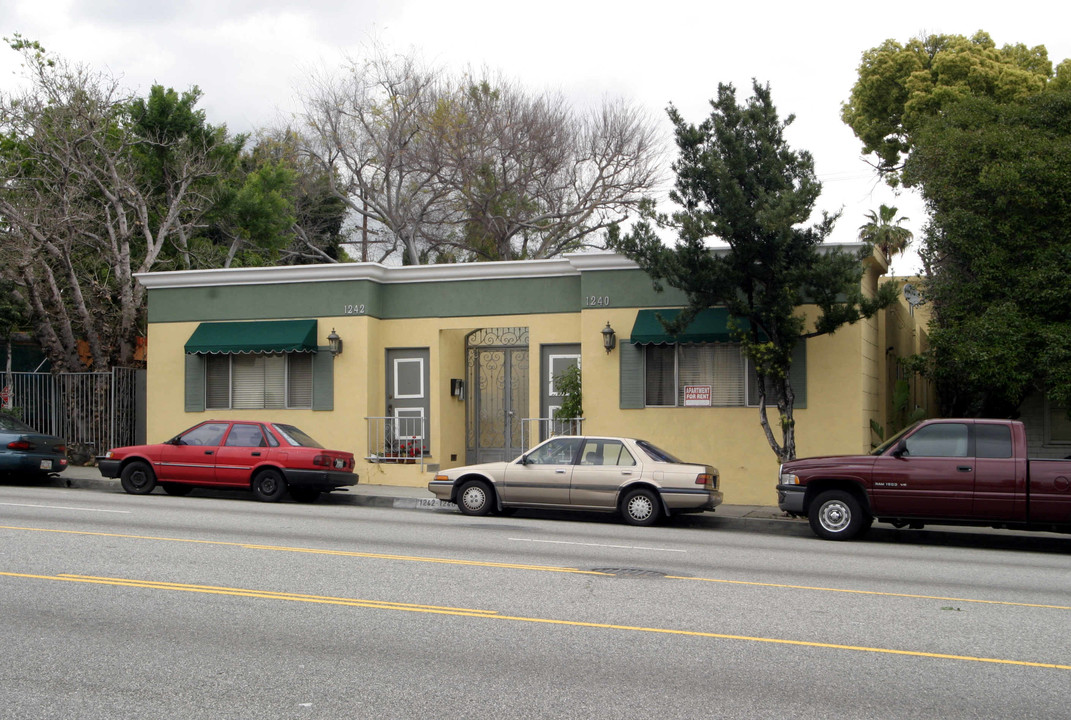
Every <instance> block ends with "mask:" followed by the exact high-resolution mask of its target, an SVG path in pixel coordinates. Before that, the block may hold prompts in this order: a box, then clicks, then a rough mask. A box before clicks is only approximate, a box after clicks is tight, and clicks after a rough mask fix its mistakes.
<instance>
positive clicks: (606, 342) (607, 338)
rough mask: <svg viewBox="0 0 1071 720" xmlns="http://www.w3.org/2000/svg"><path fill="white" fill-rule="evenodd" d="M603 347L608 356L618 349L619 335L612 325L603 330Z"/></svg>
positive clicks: (607, 325)
mask: <svg viewBox="0 0 1071 720" xmlns="http://www.w3.org/2000/svg"><path fill="white" fill-rule="evenodd" d="M602 346H603V347H604V348H606V354H607V355H609V354H610V351H611V350H613V349H614V348H615V347H617V333H615V332H614V329H613V328H612V327H610V323H606V327H604V328H603V329H602Z"/></svg>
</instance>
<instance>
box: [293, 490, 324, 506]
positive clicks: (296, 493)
mask: <svg viewBox="0 0 1071 720" xmlns="http://www.w3.org/2000/svg"><path fill="white" fill-rule="evenodd" d="M290 497H291V498H293V500H294V502H299V503H313V502H316V500H317V499H319V497H320V491H319V490H314V489H310V488H290Z"/></svg>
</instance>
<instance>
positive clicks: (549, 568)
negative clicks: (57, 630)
mask: <svg viewBox="0 0 1071 720" xmlns="http://www.w3.org/2000/svg"><path fill="white" fill-rule="evenodd" d="M0 530H23V531H27V532H42V533H57V534H61V535H83V536H93V537H112V538H124V539H128V540H156V541H160V542H179V543H192V544H202V545H221V546H228V547H239V548H246V549H249V550H271V551H275V552H300V553H310V554H316V555H338V556H342V557H358V558H369V559H373V560H401V561H405V562H422V563H436V564H441V565H465V566H469V567H489V568H501V569H506V570H534V571H537V572H557V573H569V574H576V575H601V576H604V577H607V576H609V577H613V576H614V574H613V573H605V572H596V571H594V570H581V569H579V568H570V567H556V566H553V565H524V564H519V563H496V562H487V561H481V560H458V559H453V558H435V557H421V556H419V555H391V554H388V553H363V552H356V551H350V550H326V549H317V548H296V547H285V546H278V545H257V544H253V543H238V542H227V541H222V540H196V539H192V538H173V537H158V536H153V535H124V534H120V533H102V532H87V531H84V530H55V529H51V528H30V527H15V526H8V525H0ZM665 578H666V579H667V580H690V581H693V582H708V583H720V584H724V585H750V586H754V587H768V588H783V589H786V590H807V591H811V592H831V593H848V594H854V595H872V596H876V597H900V598H909V599H913V600H937V601H941V602H960V603H974V604H978V605H1004V606H1009V607H1031V608H1039V609H1044V610H1071V606H1067V605H1045V604H1041V603H1024V602H1013V601H1010V600H980V599H976V598H958V597H944V596H941V595H913V594H910V593H893V592H884V591H880V590H852V589H848V588H831V587H818V586H809V585H788V584H781V583H763V582H755V581H750V580H725V579H719V578H703V577H689V576H685V575H666V576H665Z"/></svg>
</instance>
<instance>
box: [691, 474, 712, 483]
mask: <svg viewBox="0 0 1071 720" xmlns="http://www.w3.org/2000/svg"><path fill="white" fill-rule="evenodd" d="M707 483H711V484H713V483H714V476H713V475H710V474H708V473H699V474H698V475H696V476H695V484H696V485H706V484H707Z"/></svg>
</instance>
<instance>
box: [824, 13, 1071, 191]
mask: <svg viewBox="0 0 1071 720" xmlns="http://www.w3.org/2000/svg"><path fill="white" fill-rule="evenodd" d="M1069 80H1071V63H1069V62H1068V61H1066V60H1065V61H1064V62H1063V63H1062V64H1061V65H1060V67H1059V68H1057V70H1056V72H1055V73H1054V72H1053V68H1052V63H1051V62H1050V61H1049V59H1048V53H1047V51H1046V50H1045V47H1044V46H1037V47H1032V48H1029V47H1027V46H1025V45H1021V44H1020V45H1005V46H1004V47H1002V48H997V46H996V44H995V43H994V42H993V39H992V38H991V37H990V36H989V35H988V34H987V33H985V32H982V31H979V32H977V33H975V34H974V35H973V36H972V37H970V38H967V37H964V36H962V35H929V36H926V37H920V38H915V39H912V40H910V41H908V42H907V43H906V44H901V43H899V42H897V41H895V40H886V41H885V42H884V43H882V44H881V45H879V46H878V47H875V48H872V49H870V50H867V51H866V52H865V53H863V60H862V64H861V65H860V66H859V77H858V79H857V80H856V82H855V85H854V86H853V87H852V91H851V97H850V98H849V100H848V101H847V102H846V103H845V104H844V106H843V108H842V113H841V117H842V118H843V120H844V122H845V123H847V124H848V125H849V126H850V127H851V128H852V130H853V131H854V132H855V134H856V136H857V137H858V138H859V139H860V140H862V142H863V152H865V153H868V154H869V153H873V154H874V156H875V157H876V162H875V166H876V168H877V169H878V170H879V172H881V173H882V174H884V175H885V177H886V179H887V180H888V181H889V182H890V183H891V184H893V185H895V184H897V183H899V182H900V181H901V179H902V177H901V174H900V171H901V170H902V169H903V161H904V159H905V157H906V156H907V155H908V154H909V153H910V152H911V151H912V149H913V148H914V145H915V142H914V140H913V138H912V135H913V133H914V132H915V130H916V129H917V128H918V127H919V126H920V124H921V123H922V122H924V121H925V120H926V119H927V118H930V117H933V116H934V115H936V114H937V113H938V112H939V111H940V110H941V109H942V108H943V107H944V106H945V105H946V104H948V103H952V102H955V101H958V100H961V99H963V98H966V97H989V98H992V99H994V100H997V101H998V102H1010V101H1014V100H1019V99H1022V98H1025V97H1029V96H1030V95H1033V94H1036V93H1038V92H1041V91H1042V90H1043V89H1044V88H1045V87H1046V86H1047V85H1048V84H1049V83H1050V82H1052V83H1053V84H1054V86H1058V85H1059V84H1060V83H1066V82H1068V81H1069Z"/></svg>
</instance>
